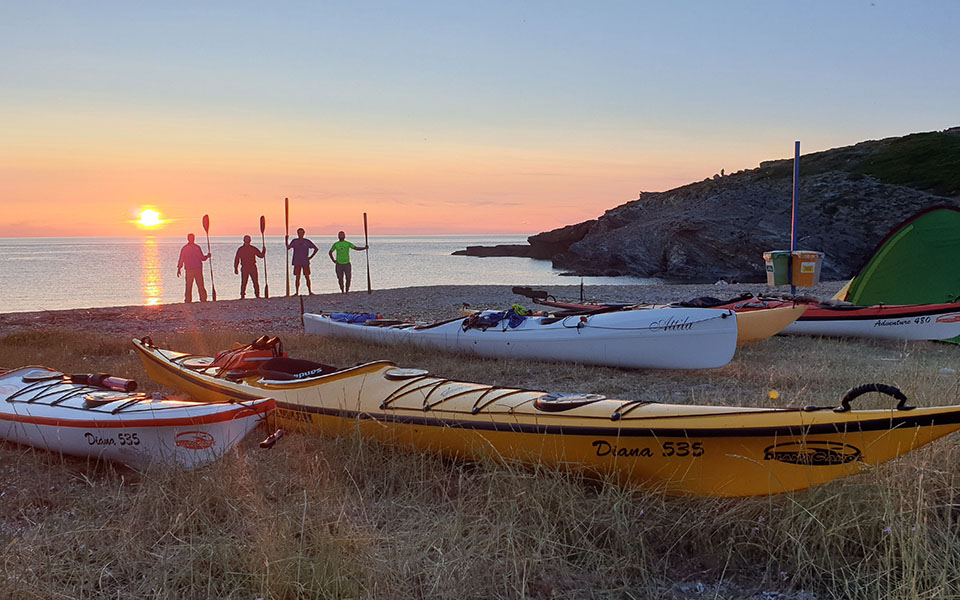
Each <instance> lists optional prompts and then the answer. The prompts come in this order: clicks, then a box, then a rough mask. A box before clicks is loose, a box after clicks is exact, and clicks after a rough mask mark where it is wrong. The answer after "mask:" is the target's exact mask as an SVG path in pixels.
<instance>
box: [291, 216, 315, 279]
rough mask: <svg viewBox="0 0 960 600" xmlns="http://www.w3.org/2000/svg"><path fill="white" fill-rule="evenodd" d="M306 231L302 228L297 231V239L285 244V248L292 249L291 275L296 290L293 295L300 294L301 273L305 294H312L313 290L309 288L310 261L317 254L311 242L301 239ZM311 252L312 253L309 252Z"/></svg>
mask: <svg viewBox="0 0 960 600" xmlns="http://www.w3.org/2000/svg"><path fill="white" fill-rule="evenodd" d="M305 233H306V231H304V230H303V227H301V228H300V229H298V230H297V237H296V238H295V239H292V240H290V243H289V244H287V248H292V249H293V260H292V261H291V262H292V264H293V274H294V275H295V276H296V278H297V279H296V283H297V285H296V288H295V291H294V293H295V294H299V293H300V274H301V273H302V274H303V276H304V278H305V279H306V280H307V293H308V294H312V293H313V289H311V287H310V260H311V259H312V258H313V257H314V256H316V254H317V252H319V250H320V249H319V248H317V247H316V246H315V245H314V243H313V242H311V241H310V240H308V239H307V238H305V237H303V234H305ZM310 250H313V252H310Z"/></svg>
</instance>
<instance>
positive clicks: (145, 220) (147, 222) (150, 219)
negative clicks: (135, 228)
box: [137, 208, 163, 228]
mask: <svg viewBox="0 0 960 600" xmlns="http://www.w3.org/2000/svg"><path fill="white" fill-rule="evenodd" d="M162 224H163V219H161V218H160V213H158V212H157V211H155V210H153V209H150V208H148V209H146V210H144V211H143V212H141V213H140V220H139V221H137V225H140V226H141V227H147V228H151V227H157V226H159V225H162Z"/></svg>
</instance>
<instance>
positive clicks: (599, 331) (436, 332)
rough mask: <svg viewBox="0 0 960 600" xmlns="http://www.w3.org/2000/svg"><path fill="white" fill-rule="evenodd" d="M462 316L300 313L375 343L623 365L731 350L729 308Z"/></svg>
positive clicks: (703, 357) (691, 365)
mask: <svg viewBox="0 0 960 600" xmlns="http://www.w3.org/2000/svg"><path fill="white" fill-rule="evenodd" d="M465 320H466V319H456V320H453V321H448V322H445V323H439V324H434V325H426V326H418V327H413V326H409V325H406V326H404V325H400V326H397V325H394V326H373V325H363V324H353V323H343V322H340V321H335V320H333V319H331V318H330V317H328V316H326V315H318V314H311V313H307V314H304V329H305V331H306V332H307V333H311V334H317V335H328V336H342V337H349V338H354V339H359V340H367V341H372V342H378V343H409V344H416V345H419V346H425V347H431V348H438V349H442V350H451V351H459V352H467V353H471V354H476V355H478V356H485V357H491V358H518V359H526V360H542V361H560V362H575V363H583V364H595V365H604V366H613V367H626V368H661V369H706V368H714V367H721V366H723V365H725V364H727V363H728V362H730V359H731V358H733V354H734V351H735V350H736V345H737V322H736V316H735V315H734V313H733V312H732V311H721V310H716V309H703V308H655V309H649V310H631V311H617V312H607V313H598V314H592V315H577V316H569V317H564V318H561V319H556V320H551V319H548V318H545V317H527V318H525V319H524V320H523V322H522V323H520V324H519V326H517V327H513V328H511V327H510V326H509V325H508V323H507V321H506V320H504V321H501V323H499V324H497V325H495V326H493V327H489V328H487V329H485V330H484V329H478V328H468V329H464V326H463V325H464V322H465Z"/></svg>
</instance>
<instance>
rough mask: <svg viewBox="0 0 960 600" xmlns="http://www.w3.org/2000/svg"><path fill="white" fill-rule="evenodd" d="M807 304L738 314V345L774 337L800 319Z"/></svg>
mask: <svg viewBox="0 0 960 600" xmlns="http://www.w3.org/2000/svg"><path fill="white" fill-rule="evenodd" d="M806 310H807V305H806V304H794V305H791V306H781V307H779V308H768V309H765V310H754V311H749V312H738V313H737V345H738V346H739V345H742V344H749V343H752V342H759V341H760V340H765V339H767V338H768V337H771V336H774V335H776V334H778V333H780V332H781V331H783V330H784V328H786V327H787V326H789V325H791V324H792V323H793V322H794V321H796V320H797V319H799V318H800V317H801V316H802V315H803V313H804V312H806Z"/></svg>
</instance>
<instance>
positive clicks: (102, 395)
mask: <svg viewBox="0 0 960 600" xmlns="http://www.w3.org/2000/svg"><path fill="white" fill-rule="evenodd" d="M71 377H73V378H74V381H72V380H71ZM84 379H86V376H65V375H64V374H63V373H59V372H57V371H54V370H52V369H48V368H46V367H23V368H20V369H15V370H13V371H9V372H6V373H3V374H0V439H2V440H7V441H11V442H17V443H19V444H26V445H29V446H35V447H37V448H43V449H45V450H50V451H53V452H60V453H63V454H69V455H74V456H87V457H91V458H97V459H105V460H110V461H117V462H121V463H125V464H127V465H130V466H133V467H146V466H148V465H152V464H157V463H162V464H171V465H177V466H180V467H184V468H187V469H193V468H196V467H199V466H201V465H203V464H206V463H208V462H211V461H213V460H216V459H217V458H218V457H220V456H221V455H223V454H224V453H225V452H227V451H229V450H230V449H231V448H233V447H234V446H235V445H236V444H237V443H239V442H240V440H242V439H243V438H244V437H245V436H246V435H247V434H248V433H250V432H251V431H252V430H253V429H254V428H256V427H257V425H258V424H259V423H261V422H263V421H264V420H265V419H266V417H267V416H268V415H270V414H271V413H273V411H274V410H275V408H276V403H275V401H274V400H273V399H272V398H260V399H256V400H249V401H244V402H231V403H227V402H217V403H214V402H194V401H189V400H177V399H173V398H165V397H161V396H159V394H158V395H156V396H147V395H145V394H136V393H132V392H128V391H119V390H117V389H110V388H109V387H106V386H104V385H90V384H89V383H87V382H83V383H79V382H78V381H82V380H84ZM94 379H95V378H94V377H93V376H91V377H90V380H91V381H93V380H94ZM120 381H128V382H129V380H120ZM129 383H131V384H133V385H132V386H127V387H126V389H132V388H134V387H135V383H134V382H129Z"/></svg>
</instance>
